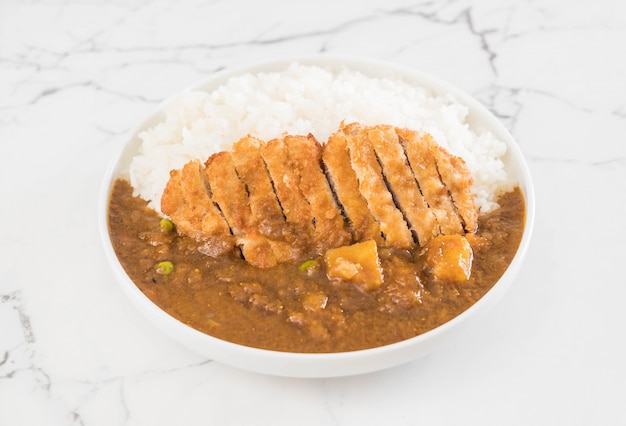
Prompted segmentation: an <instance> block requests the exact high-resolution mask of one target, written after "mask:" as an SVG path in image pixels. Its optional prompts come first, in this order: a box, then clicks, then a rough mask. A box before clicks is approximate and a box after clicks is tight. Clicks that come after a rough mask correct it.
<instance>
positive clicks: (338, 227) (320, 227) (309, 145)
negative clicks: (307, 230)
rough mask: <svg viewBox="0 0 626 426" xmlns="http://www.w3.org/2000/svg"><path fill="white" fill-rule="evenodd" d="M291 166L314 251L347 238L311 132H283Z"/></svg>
mask: <svg viewBox="0 0 626 426" xmlns="http://www.w3.org/2000/svg"><path fill="white" fill-rule="evenodd" d="M284 142H285V146H286V147H287V152H288V155H289V159H290V163H291V166H292V167H293V168H294V169H295V170H296V172H297V173H298V175H299V185H298V186H299V188H300V191H301V192H302V194H304V197H305V198H306V200H307V202H308V203H309V206H310V208H311V215H312V216H313V224H314V230H313V243H314V245H315V247H316V249H317V252H318V254H322V253H323V252H325V251H326V250H327V249H328V248H331V247H338V246H342V245H345V244H348V243H349V242H350V234H349V233H348V231H347V229H346V227H345V223H344V218H343V215H342V214H341V210H340V209H339V206H338V205H337V202H336V201H335V198H334V195H333V192H332V190H331V188H330V185H329V183H328V181H327V180H326V175H325V174H324V171H323V169H322V146H321V145H320V143H319V142H318V141H317V140H316V139H315V138H314V137H313V136H312V135H309V136H286V137H285V138H284Z"/></svg>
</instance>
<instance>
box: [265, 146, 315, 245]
mask: <svg viewBox="0 0 626 426" xmlns="http://www.w3.org/2000/svg"><path fill="white" fill-rule="evenodd" d="M261 156H262V157H263V160H264V161H265V165H266V167H267V171H268V172H269V175H270V178H271V180H272V185H273V188H274V192H275V193H276V196H277V198H278V202H279V203H280V206H281V209H282V212H283V214H284V216H285V220H286V221H287V223H288V224H289V226H290V228H291V229H292V230H293V232H294V233H295V236H296V241H297V245H298V246H300V248H301V251H302V252H305V251H308V250H309V249H310V247H309V246H308V243H309V242H310V240H311V239H312V236H313V231H314V228H313V216H312V215H311V206H310V205H309V203H308V202H307V200H306V198H305V197H304V195H303V194H302V192H301V191H300V187H299V183H300V176H299V174H298V171H297V170H296V169H295V168H294V167H292V166H291V164H290V161H289V157H288V156H287V148H286V146H285V143H284V141H283V139H272V140H270V141H269V142H267V143H265V144H263V145H262V146H261ZM294 244H296V243H294Z"/></svg>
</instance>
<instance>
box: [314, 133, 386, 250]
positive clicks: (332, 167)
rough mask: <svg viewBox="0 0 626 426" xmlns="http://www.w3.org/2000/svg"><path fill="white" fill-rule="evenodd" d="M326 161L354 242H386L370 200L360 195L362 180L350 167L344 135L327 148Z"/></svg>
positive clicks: (330, 140)
mask: <svg viewBox="0 0 626 426" xmlns="http://www.w3.org/2000/svg"><path fill="white" fill-rule="evenodd" d="M322 160H323V162H324V164H325V165H326V175H327V177H328V181H329V182H330V184H331V187H332V189H333V191H334V192H335V194H337V199H338V200H339V203H340V204H341V206H342V208H343V210H344V213H345V215H346V217H347V218H348V223H349V227H350V230H351V232H352V238H353V240H354V241H365V240H374V241H376V243H377V244H379V245H382V244H383V242H384V239H383V236H382V233H381V230H380V225H379V223H378V222H377V221H376V219H375V218H374V216H373V215H372V212H370V209H369V207H368V205H367V200H366V199H365V198H364V197H363V195H361V192H359V180H358V178H357V175H356V173H355V171H354V169H353V168H352V165H351V164H350V152H349V151H348V145H347V142H346V136H345V134H344V133H343V132H336V133H334V134H333V135H331V137H330V138H329V139H328V142H326V144H325V145H324V150H323V154H322Z"/></svg>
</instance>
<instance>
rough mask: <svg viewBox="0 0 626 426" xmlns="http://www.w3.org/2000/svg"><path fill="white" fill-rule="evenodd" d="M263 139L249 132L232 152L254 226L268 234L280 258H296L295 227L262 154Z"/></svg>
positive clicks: (271, 244) (278, 259)
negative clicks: (286, 217)
mask: <svg viewBox="0 0 626 426" xmlns="http://www.w3.org/2000/svg"><path fill="white" fill-rule="evenodd" d="M261 145H263V142H262V141H260V140H259V139H257V138H254V137H251V136H247V137H244V138H242V139H240V140H239V141H238V142H236V143H235V144H234V145H233V149H232V152H231V155H232V158H233V163H234V165H235V169H236V171H237V175H238V176H239V179H241V181H242V182H243V184H244V185H245V187H246V191H247V193H248V199H249V202H250V211H251V213H252V217H253V222H254V227H255V229H257V230H258V231H259V233H260V234H261V235H263V236H265V237H267V238H268V242H269V244H270V246H271V247H272V250H273V252H274V255H275V256H276V259H277V261H278V262H284V261H287V260H292V259H295V258H297V257H298V256H299V253H298V250H296V247H297V246H296V245H292V244H291V243H293V242H294V241H295V239H296V236H295V235H294V231H293V229H292V227H291V226H289V225H288V224H287V222H286V220H285V216H284V215H283V212H282V209H281V207H280V204H279V203H278V199H277V198H276V194H275V193H274V188H273V186H272V181H271V180H270V176H269V174H268V172H267V169H266V167H265V162H264V161H263V158H262V157H261V153H260V147H261Z"/></svg>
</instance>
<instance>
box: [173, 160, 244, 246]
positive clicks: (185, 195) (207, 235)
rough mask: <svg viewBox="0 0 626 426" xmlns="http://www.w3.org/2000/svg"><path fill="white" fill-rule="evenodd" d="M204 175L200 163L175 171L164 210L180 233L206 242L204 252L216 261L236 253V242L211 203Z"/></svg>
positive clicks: (190, 164)
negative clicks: (225, 255)
mask: <svg viewBox="0 0 626 426" xmlns="http://www.w3.org/2000/svg"><path fill="white" fill-rule="evenodd" d="M203 174H204V172H203V169H202V165H201V164H200V162H198V161H190V162H189V163H187V164H186V165H185V166H184V167H183V168H182V169H181V170H172V171H171V172H170V180H169V182H168V183H167V186H166V188H165V191H164V192H163V197H162V198H161V210H162V211H163V213H165V214H166V215H168V216H169V217H170V218H171V219H172V221H173V222H174V223H176V228H177V230H178V232H180V233H181V234H183V235H188V236H190V237H192V238H194V239H195V240H197V241H203V242H205V245H204V246H202V247H201V248H200V250H201V251H202V252H203V253H205V254H207V255H210V256H213V257H216V256H220V255H222V254H225V253H227V252H230V251H232V250H233V248H234V246H235V240H234V238H233V236H232V235H231V234H230V228H229V226H228V224H227V223H226V221H225V220H224V217H223V216H222V214H221V213H220V211H219V210H218V208H217V207H216V206H215V204H214V203H213V200H212V199H211V195H210V193H209V192H208V189H207V187H206V184H205V182H204V176H203Z"/></svg>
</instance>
